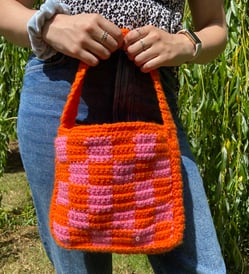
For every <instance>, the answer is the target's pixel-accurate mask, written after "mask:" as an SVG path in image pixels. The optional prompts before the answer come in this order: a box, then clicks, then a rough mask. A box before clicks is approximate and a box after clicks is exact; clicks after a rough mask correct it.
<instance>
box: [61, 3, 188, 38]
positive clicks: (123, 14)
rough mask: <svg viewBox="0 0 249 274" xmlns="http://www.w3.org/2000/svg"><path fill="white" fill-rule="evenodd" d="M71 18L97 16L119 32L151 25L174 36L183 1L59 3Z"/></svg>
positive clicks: (179, 24) (177, 28) (180, 18)
mask: <svg viewBox="0 0 249 274" xmlns="http://www.w3.org/2000/svg"><path fill="white" fill-rule="evenodd" d="M60 1H61V2H63V3H65V4H67V5H69V6H70V8H71V14H79V13H83V12H85V13H99V14H101V15H103V16H104V17H105V18H107V19H108V20H110V21H112V22H113V23H115V24H116V25H117V26H119V27H120V28H128V29H134V28H137V27H141V26H143V25H154V26H156V27H159V28H161V29H164V30H166V31H168V32H171V33H175V32H177V31H178V30H180V29H181V28H182V25H181V21H182V16H183V9H184V0H60Z"/></svg>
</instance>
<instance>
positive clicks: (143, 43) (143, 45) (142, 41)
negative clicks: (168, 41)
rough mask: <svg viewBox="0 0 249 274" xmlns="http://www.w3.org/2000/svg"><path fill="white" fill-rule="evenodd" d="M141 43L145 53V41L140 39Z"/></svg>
mask: <svg viewBox="0 0 249 274" xmlns="http://www.w3.org/2000/svg"><path fill="white" fill-rule="evenodd" d="M139 42H140V44H141V47H142V51H145V50H146V44H145V42H144V40H142V39H140V40H139Z"/></svg>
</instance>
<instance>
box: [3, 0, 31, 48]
mask: <svg viewBox="0 0 249 274" xmlns="http://www.w3.org/2000/svg"><path fill="white" fill-rule="evenodd" d="M20 2H21V3H20ZM20 2H18V1H15V0H4V1H3V0H1V1H0V35H2V36H4V37H5V38H6V39H7V40H9V41H10V42H12V43H14V44H16V45H18V46H23V47H30V41H29V37H28V33H27V22H28V20H29V19H30V17H31V16H32V15H33V14H34V13H35V10H32V9H31V8H32V3H33V1H31V0H26V1H20Z"/></svg>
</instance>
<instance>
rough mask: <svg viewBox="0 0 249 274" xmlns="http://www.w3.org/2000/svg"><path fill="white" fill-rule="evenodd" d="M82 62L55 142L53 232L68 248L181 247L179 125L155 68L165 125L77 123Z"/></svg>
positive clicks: (147, 251)
mask: <svg viewBox="0 0 249 274" xmlns="http://www.w3.org/2000/svg"><path fill="white" fill-rule="evenodd" d="M86 70H87V66H86V65H85V64H82V63H81V64H80V65H79V68H78V72H77V74H76V78H75V81H74V83H73V85H72V89H71V92H70V94H69V96H68V100H67V102H66V105H65V108H64V111H63V114H62V117H61V123H60V126H59V129H58V135H57V137H56V140H55V150H56V160H55V166H56V167H55V169H56V170H55V186H54V192H53V196H52V202H51V207H50V228H51V232H52V235H53V237H54V239H55V240H56V242H57V243H58V244H59V245H60V246H62V247H64V248H67V249H80V250H85V251H95V252H116V253H127V254H128V253H145V254H155V253H162V252H165V251H168V250H170V249H172V248H174V247H176V246H177V245H179V244H180V243H181V242H182V238H183V231H184V208H183V193H182V192H183V191H182V178H181V161H180V151H179V145H178V141H177V136H176V134H177V133H176V127H175V124H174V121H173V119H172V116H171V113H170V110H169V107H168V105H167V102H166V99H165V96H164V93H163V90H162V86H161V84H160V79H159V74H158V72H157V71H152V72H151V77H152V80H153V82H154V88H155V90H156V93H157V98H158V102H159V107H160V110H161V115H162V120H163V124H156V123H153V122H142V121H135V122H117V123H113V124H101V125H99V124H94V125H76V124H75V118H76V116H77V108H78V105H79V100H80V96H81V91H82V85H83V81H84V76H85V73H86Z"/></svg>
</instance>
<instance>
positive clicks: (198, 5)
mask: <svg viewBox="0 0 249 274" xmlns="http://www.w3.org/2000/svg"><path fill="white" fill-rule="evenodd" d="M188 2H189V6H190V10H191V13H192V17H193V23H194V28H195V33H196V34H197V36H198V37H199V39H200V40H201V42H202V51H201V54H200V55H199V56H198V57H197V58H196V59H195V60H193V63H199V64H205V63H207V62H209V61H212V60H213V59H215V58H216V57H217V56H218V55H219V54H220V53H221V52H222V51H223V50H224V48H225V46H226V42H227V26H226V17H225V12H224V8H223V0H202V1H199V0H188Z"/></svg>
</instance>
